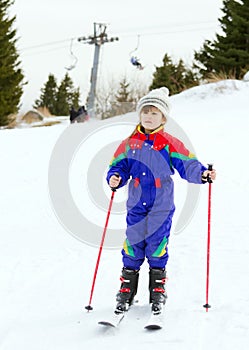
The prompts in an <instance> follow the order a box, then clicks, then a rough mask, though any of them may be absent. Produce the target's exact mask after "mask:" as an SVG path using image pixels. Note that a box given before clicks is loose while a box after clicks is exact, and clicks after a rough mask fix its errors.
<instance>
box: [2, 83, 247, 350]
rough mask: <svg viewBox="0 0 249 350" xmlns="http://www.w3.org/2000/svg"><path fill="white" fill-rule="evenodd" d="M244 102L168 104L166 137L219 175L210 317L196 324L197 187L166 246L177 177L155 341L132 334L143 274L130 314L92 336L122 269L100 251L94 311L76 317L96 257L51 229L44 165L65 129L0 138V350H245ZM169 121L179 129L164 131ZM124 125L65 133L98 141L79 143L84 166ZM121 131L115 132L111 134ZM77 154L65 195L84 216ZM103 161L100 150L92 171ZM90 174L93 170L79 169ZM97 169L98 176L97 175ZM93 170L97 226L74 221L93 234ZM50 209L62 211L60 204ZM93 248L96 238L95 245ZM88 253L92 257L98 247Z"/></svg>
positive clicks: (143, 292) (85, 197)
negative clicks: (189, 214)
mask: <svg viewBox="0 0 249 350" xmlns="http://www.w3.org/2000/svg"><path fill="white" fill-rule="evenodd" d="M248 95H249V83H248V82H239V81H226V82H224V81H223V82H219V83H213V84H208V85H205V86H200V87H195V88H192V89H190V90H187V91H185V92H183V93H181V94H179V95H177V96H173V97H171V103H172V107H173V108H172V121H171V122H169V125H168V127H169V129H170V128H172V132H173V133H174V132H176V133H179V130H180V129H181V130H184V133H185V134H187V136H188V138H189V140H190V141H191V143H192V144H193V145H194V148H195V150H196V151H197V155H198V158H199V159H200V160H201V161H202V162H203V163H208V162H209V161H210V162H213V163H214V167H215V168H216V169H217V173H218V176H217V180H216V182H215V183H214V184H213V185H212V225H211V267H210V268H211V270H210V297H209V302H210V304H211V305H212V308H211V309H210V310H209V312H208V313H207V312H205V309H204V308H203V307H202V305H203V304H204V303H205V277H206V239H207V195H208V187H207V186H201V187H200V195H199V199H198V203H197V206H196V208H195V212H194V215H193V218H192V220H191V221H190V222H189V223H188V225H186V227H185V228H184V230H182V231H181V232H180V233H177V234H176V232H174V228H175V227H176V223H177V221H178V219H179V216H180V212H181V208H182V203H183V202H184V199H185V196H186V183H185V182H184V181H183V180H180V179H179V177H178V176H177V175H176V176H175V184H176V186H175V187H176V207H177V212H176V215H175V219H174V224H173V228H172V235H171V240H170V245H169V252H170V259H169V262H168V265H167V271H168V276H169V280H168V283H167V291H168V295H169V298H168V300H167V306H166V313H165V320H164V323H165V327H164V329H163V330H161V331H157V332H156V333H151V332H148V331H146V330H144V329H143V326H144V324H145V323H146V321H147V318H148V316H149V306H148V265H147V263H146V262H145V263H144V264H143V267H142V269H141V276H140V281H139V289H138V294H137V299H138V303H137V304H135V305H134V307H133V308H132V309H131V310H130V311H129V313H128V315H127V318H126V319H125V320H124V321H123V323H122V324H121V325H120V328H119V329H110V330H107V329H104V328H101V327H100V326H98V325H97V321H99V320H101V319H106V318H108V316H109V315H110V314H111V313H112V310H113V307H114V305H115V294H116V292H117V290H118V288H119V274H120V270H121V267H122V264H121V255H120V247H118V248H117V247H116V248H109V249H104V250H103V251H102V256H101V261H100V267H99V271H98V276H97V280H96V285H95V290H94V295H93V300H92V306H93V308H94V309H93V311H92V312H86V310H85V309H84V307H85V306H86V305H88V301H89V296H90V289H91V284H92V278H93V272H94V268H95V264H96V259H97V254H98V248H97V247H96V246H94V244H92V243H91V242H90V243H89V244H86V243H83V242H82V241H84V238H85V237H83V239H81V236H80V233H79V236H77V235H76V236H75V235H74V234H69V233H68V229H67V227H66V226H65V225H63V223H61V222H60V221H58V220H57V218H56V215H55V214H56V213H55V212H54V207H53V203H52V202H51V198H50V197H51V194H50V193H49V191H48V172H49V167H50V166H51V164H50V159H51V157H52V155H53V154H54V152H55V146H56V144H57V143H58V142H59V140H60V138H61V137H62V136H63V135H64V134H65V133H66V132H67V130H68V129H70V128H72V126H70V127H69V125H68V122H67V121H64V122H63V123H62V124H60V125H55V126H52V127H43V128H42V127H41V128H24V129H15V130H2V131H0V164H1V172H0V184H1V201H0V212H1V246H0V275H1V290H0V308H1V316H0V347H1V350H16V349H25V350H33V349H35V350H57V349H60V350H69V349H70V350H78V349H82V348H84V349H98V348H106V349H107V348H108V349H111V350H112V349H115V350H116V349H120V350H121V349H140V348H141V349H143V350H146V349H151V348H152V347H157V348H159V347H160V348H163V347H165V348H167V349H168V350H181V349H183V350H188V349H189V350H190V349H191V350H192V349H198V350H202V349H212V350H216V349H226V350H230V349H235V348H236V349H240V350H245V349H247V348H248V340H249V330H248V319H249V311H248V310H249V294H248V290H249V282H248V254H249V224H248V218H247V216H248V208H249V193H248V192H249V185H248V172H249V166H248V160H247V152H248V126H249V121H248V117H249V114H248V111H249V108H248ZM174 121H175V122H176V123H177V124H178V125H179V126H180V129H177V128H175V129H174V123H173V122H174ZM135 122H136V115H135V114H134V113H131V114H129V115H126V116H119V117H116V118H113V119H111V120H107V121H91V122H89V123H86V124H85V125H83V124H82V125H81V126H79V125H74V126H73V127H74V128H75V130H79V129H78V128H80V127H81V128H85V130H87V131H88V130H89V131H90V130H92V132H93V134H92V135H93V137H94V135H95V134H94V130H95V131H96V130H97V132H102V133H103V130H104V131H105V133H106V134H105V136H106V137H105V138H103V139H105V140H104V142H105V143H104V145H102V140H103V139H102V138H100V137H99V138H98V142H96V141H95V142H93V143H92V144H91V139H88V141H87V142H90V144H91V146H89V147H88V148H87V149H88V152H87V153H88V155H87V156H88V159H90V158H91V155H92V157H95V156H96V154H98V152H99V150H100V149H101V147H102V148H104V149H105V147H104V146H106V145H107V144H108V142H112V140H113V139H115V141H118V139H122V138H124V137H126V136H127V132H128V129H132V127H133V126H132V125H133V124H134V123H135ZM115 123H116V124H115ZM125 123H127V125H126V124H125ZM172 123H173V124H172ZM114 124H115V125H114ZM120 125H121V126H122V125H123V132H120V134H117V133H114V131H115V130H116V129H115V128H117V129H120ZM172 125H173V127H172ZM98 128H99V129H98ZM113 128H114V129H113ZM126 129H127V130H126ZM99 130H100V131H99ZM101 130H102V131H101ZM181 130H180V134H181V132H182V131H181ZM89 135H90V134H89ZM117 135H118V136H117ZM90 136H91V135H90ZM94 145H95V146H94ZM81 146H82V145H81ZM81 146H79V149H78V150H77V152H76V153H75V155H74V160H73V161H72V164H71V174H70V186H71V187H70V188H71V191H72V196H73V198H74V201H75V203H76V207H78V208H79V210H80V207H81V203H83V202H84V208H87V204H86V203H89V208H90V207H91V208H92V205H93V204H92V203H91V205H90V201H91V198H90V195H89V193H88V192H87V190H86V189H85V188H84V186H85V182H84V181H83V180H82V188H81V176H82V179H83V178H84V176H85V173H86V172H87V169H86V167H84V152H83V151H82V149H81V148H82V147H81ZM83 146H84V145H83ZM83 148H84V147H83ZM114 148H115V147H114ZM84 149H85V148H84ZM111 156H112V154H110V148H108V147H107V148H106V154H105V156H104V157H103V163H105V162H106V159H110V158H111ZM65 157H66V155H65ZM100 163H101V162H100ZM89 164H90V165H91V166H92V163H91V162H90V160H89ZM107 165H108V164H102V165H101V166H102V167H103V169H105V168H106V167H107ZM98 166H99V164H96V167H97V171H96V179H97V180H96V181H95V179H91V181H92V180H94V184H95V185H96V193H97V192H102V193H105V197H106V199H105V201H104V204H103V203H100V204H99V203H95V207H96V212H98V215H97V216H94V214H93V213H92V211H93V210H92V209H91V210H90V209H89V211H88V212H87V209H84V211H85V212H84V215H86V216H88V215H89V217H91V215H92V216H93V217H92V218H91V219H90V221H91V222H92V221H94V220H95V223H96V225H97V226H98V227H99V230H100V231H101V232H102V230H103V226H104V221H105V215H106V209H107V208H103V207H104V206H105V205H108V199H109V197H110V191H109V189H108V187H107V185H106V184H105V182H104V174H102V173H101V171H100V170H98V169H101V167H100V168H98ZM61 171H62V170H61ZM97 173H100V174H97ZM97 175H98V176H97ZM74 178H75V183H76V185H75V184H74ZM99 178H100V179H101V181H98V179H99ZM58 181H59V179H58ZM91 181H90V182H91ZM75 186H76V187H75ZM76 189H78V191H77V190H76ZM125 194H126V192H125V191H124V192H122V193H121V191H120V193H119V192H117V194H115V196H116V198H115V205H116V206H118V205H119V204H120V203H121V202H123V201H124V198H125ZM63 198H64V199H63ZM61 201H62V205H64V206H65V207H67V203H66V202H67V201H66V195H65V197H64V193H62V194H61ZM85 202H86V203H85ZM114 208H115V207H114ZM68 210H69V209H68ZM115 216H117V218H118V220H121V221H122V220H123V218H124V217H125V212H123V213H121V214H120V213H119V215H118V214H117V213H114V214H113V216H111V219H110V228H114V229H111V230H110V231H109V230H108V231H107V245H108V244H109V243H108V242H109V241H108V239H109V238H108V237H109V236H110V235H111V234H113V232H114V231H115V225H116V223H115ZM71 219H73V218H71ZM122 225H123V221H122ZM122 225H121V226H122ZM92 226H93V224H92V223H91V224H89V226H87V225H86V226H84V227H81V230H82V231H84V232H87V231H90V230H91V227H92ZM122 227H123V226H122ZM90 233H91V232H90ZM96 237H97V238H99V233H98V236H96ZM95 243H96V244H95V245H97V240H96V242H95ZM110 245H111V244H110Z"/></svg>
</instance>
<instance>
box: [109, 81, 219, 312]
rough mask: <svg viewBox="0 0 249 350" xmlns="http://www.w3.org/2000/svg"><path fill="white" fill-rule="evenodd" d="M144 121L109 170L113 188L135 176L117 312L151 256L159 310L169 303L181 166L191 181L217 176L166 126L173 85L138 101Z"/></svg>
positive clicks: (134, 288) (130, 296)
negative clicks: (167, 268) (167, 289)
mask: <svg viewBox="0 0 249 350" xmlns="http://www.w3.org/2000/svg"><path fill="white" fill-rule="evenodd" d="M137 111H138V115H139V118H140V123H139V124H138V125H137V127H136V128H135V130H134V132H133V133H132V134H131V136H129V137H128V138H127V139H125V140H124V141H123V142H122V143H121V144H120V146H119V147H118V148H117V150H116V152H115V154H114V157H113V159H112V161H111V164H110V169H109V171H108V174H107V182H108V184H109V185H110V187H112V188H120V187H122V186H124V185H125V184H126V183H127V182H128V180H130V181H129V194H128V200H127V218H126V221H127V230H126V240H125V242H124V247H123V249H122V255H123V266H124V267H123V269H122V276H121V282H122V284H121V288H120V290H119V292H118V294H117V299H116V300H117V307H116V311H115V312H116V313H120V312H124V311H126V310H127V309H128V307H129V306H130V305H131V304H132V302H133V299H134V296H135V295H136V292H137V285H138V276H139V269H140V267H141V265H142V263H143V262H144V260H145V258H147V261H148V264H149V268H150V270H149V293H150V299H149V300H150V303H151V304H152V311H153V312H157V313H158V312H160V310H161V308H162V305H164V304H165V302H166V298H167V295H166V292H165V287H164V285H165V280H166V271H165V266H166V264H167V261H168V247H167V246H168V241H169V236H170V229H171V223H172V217H173V214H174V211H175V206H174V184H173V180H172V178H171V176H172V175H173V174H174V169H176V170H177V171H178V172H179V174H180V176H181V177H182V178H183V179H185V180H187V181H188V182H192V183H196V184H202V183H206V182H207V180H208V177H210V178H211V180H215V177H216V173H215V170H212V171H210V170H207V168H206V167H205V166H204V165H202V164H201V163H200V162H199V161H198V160H197V159H196V157H195V155H194V154H192V153H190V152H189V151H188V150H187V149H186V148H185V146H184V145H183V143H182V142H181V141H179V140H178V139H177V138H175V137H173V136H171V135H169V134H168V133H166V132H165V131H164V124H165V123H166V121H167V117H168V116H169V111H170V104H169V90H168V89H167V88H166V87H162V88H160V89H155V90H152V91H150V92H149V93H148V94H147V95H146V96H144V97H143V98H141V99H140V100H139V102H138V106H137Z"/></svg>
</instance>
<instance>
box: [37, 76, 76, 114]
mask: <svg viewBox="0 0 249 350" xmlns="http://www.w3.org/2000/svg"><path fill="white" fill-rule="evenodd" d="M79 99H80V90H79V88H74V85H73V81H72V79H71V78H70V76H69V75H68V73H66V75H65V77H64V78H63V80H62V81H61V83H60V86H59V87H58V86H57V82H56V78H55V76H54V75H53V74H49V76H48V80H47V82H46V83H45V85H44V87H43V88H42V89H41V96H40V98H39V99H38V100H36V101H35V104H34V107H35V108H38V107H46V108H48V110H49V111H50V113H51V114H53V115H68V114H69V110H70V108H71V107H72V106H74V107H75V108H78V107H79Z"/></svg>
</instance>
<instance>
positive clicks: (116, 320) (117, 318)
mask: <svg viewBox="0 0 249 350" xmlns="http://www.w3.org/2000/svg"><path fill="white" fill-rule="evenodd" d="M126 312H127V311H124V312H120V313H115V312H114V314H113V315H112V317H111V318H110V319H109V320H104V321H99V322H98V324H99V325H101V326H106V327H113V328H117V327H118V325H119V324H120V322H121V321H122V320H123V318H124V317H125V314H126Z"/></svg>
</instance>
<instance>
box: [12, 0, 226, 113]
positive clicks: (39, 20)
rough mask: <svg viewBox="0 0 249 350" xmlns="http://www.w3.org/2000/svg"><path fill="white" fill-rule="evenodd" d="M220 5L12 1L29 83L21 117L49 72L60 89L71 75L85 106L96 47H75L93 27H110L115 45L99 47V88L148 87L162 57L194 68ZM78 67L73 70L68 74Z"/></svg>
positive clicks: (215, 1) (159, 0) (215, 28)
mask: <svg viewBox="0 0 249 350" xmlns="http://www.w3.org/2000/svg"><path fill="white" fill-rule="evenodd" d="M222 3H223V2H222V0H209V1H208V2H207V1H206V0H188V1H184V0H174V1H173V0H170V1H169V0H154V1H153V5H152V3H151V2H145V1H131V0H127V1H125V2H124V1H122V2H121V1H115V0H106V1H98V0H91V1H84V0H43V1H40V0H15V2H14V5H13V6H11V8H10V14H11V15H16V22H15V25H14V27H15V28H16V29H17V37H18V38H19V40H18V43H17V48H18V50H19V53H20V58H21V62H22V68H23V71H24V75H25V79H26V81H27V82H28V84H27V85H26V86H25V88H24V94H23V97H22V101H21V104H22V108H21V110H23V111H24V110H27V109H28V108H31V107H32V104H33V103H34V101H35V100H36V99H37V98H38V97H39V96H40V89H41V88H42V87H43V86H44V84H45V82H46V81H47V78H48V75H49V73H52V74H54V75H55V77H56V79H57V81H58V83H59V82H60V81H61V80H62V79H63V77H64V76H65V74H66V72H69V75H70V76H71V78H72V79H73V82H74V85H75V86H77V87H80V91H81V99H82V101H81V102H82V104H84V103H85V99H86V97H87V94H88V92H89V89H90V74H91V68H92V64H93V54H94V46H93V45H89V44H84V43H83V42H79V41H78V38H79V37H82V36H88V35H92V34H93V27H94V25H93V23H94V22H96V23H105V24H107V34H108V37H109V38H110V37H118V38H119V41H114V42H113V43H106V44H104V45H102V47H101V52H100V63H99V70H98V87H106V86H109V85H110V84H111V81H113V80H114V81H116V82H119V81H121V79H122V78H123V77H124V76H126V77H127V78H128V80H133V81H137V82H138V83H139V82H142V83H143V84H146V85H149V84H150V82H151V81H152V74H153V72H154V71H155V66H160V65H162V59H163V57H164V55H165V54H166V53H167V54H168V55H170V56H171V57H172V59H173V61H175V62H176V61H178V60H179V59H180V58H182V59H183V60H184V62H185V63H187V64H191V62H192V59H193V53H194V51H195V50H198V49H199V48H200V47H201V46H202V44H203V42H204V40H206V39H211V40H212V39H214V37H215V33H217V32H219V31H220V27H219V22H218V18H220V17H221V15H222V12H221V7H222ZM136 48H137V50H136ZM71 51H72V54H71V53H70V52H71ZM133 54H135V55H136V56H137V57H138V58H139V59H140V60H141V63H142V64H143V65H144V66H145V68H144V70H143V71H138V70H137V69H136V68H134V67H133V66H132V65H131V63H130V57H131V55H133ZM76 61H77V63H76ZM75 63H76V66H75V68H74V69H72V70H70V71H68V70H67V69H66V68H68V67H70V66H71V65H74V64H75Z"/></svg>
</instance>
